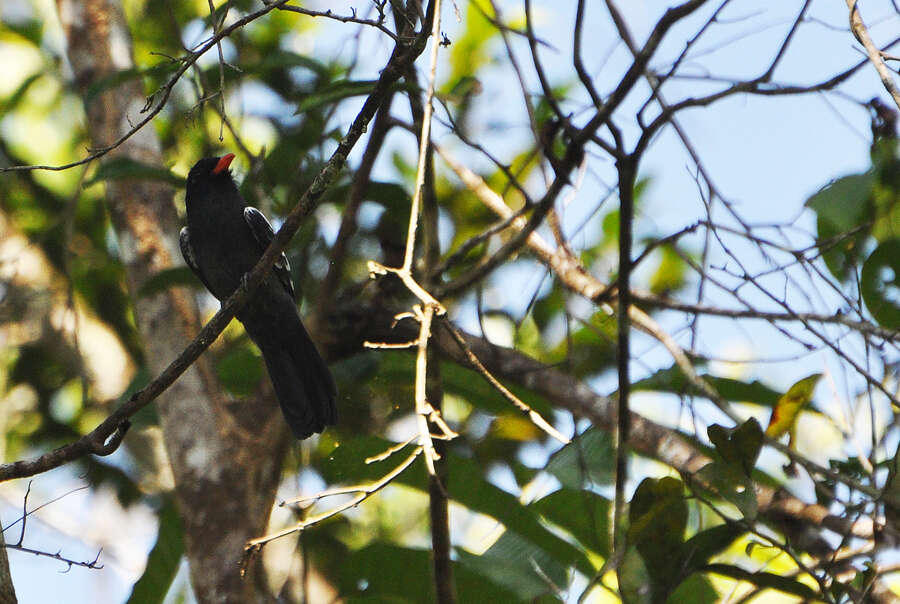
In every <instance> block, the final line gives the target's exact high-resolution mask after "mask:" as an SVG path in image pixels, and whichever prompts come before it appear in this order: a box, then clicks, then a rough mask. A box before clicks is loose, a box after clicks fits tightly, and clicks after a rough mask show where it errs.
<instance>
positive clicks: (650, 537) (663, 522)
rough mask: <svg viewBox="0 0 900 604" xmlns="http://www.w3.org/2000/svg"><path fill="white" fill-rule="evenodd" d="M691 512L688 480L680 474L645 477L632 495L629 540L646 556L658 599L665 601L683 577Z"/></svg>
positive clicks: (645, 561) (656, 598) (646, 563)
mask: <svg viewBox="0 0 900 604" xmlns="http://www.w3.org/2000/svg"><path fill="white" fill-rule="evenodd" d="M687 513H688V510H687V501H686V500H685V497H684V484H683V483H682V482H681V481H680V480H678V479H677V478H672V477H669V476H666V477H664V478H660V479H655V478H645V479H644V480H642V481H641V483H640V484H639V485H638V488H637V489H636V490H635V492H634V496H633V497H632V498H631V505H630V506H629V508H628V522H629V526H628V532H627V541H628V543H629V545H633V546H634V547H636V548H637V550H638V552H639V553H640V554H641V557H642V558H643V559H644V564H645V565H646V567H647V572H648V573H649V574H650V579H651V583H652V589H653V600H654V601H655V602H659V601H664V600H665V598H666V597H668V594H669V593H670V592H671V591H672V590H673V589H674V588H675V587H676V586H677V585H678V583H679V582H680V579H681V577H682V574H681V570H682V562H683V560H682V559H681V556H680V554H681V548H682V544H683V542H684V530H685V527H686V526H687Z"/></svg>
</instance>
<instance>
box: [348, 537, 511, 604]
mask: <svg viewBox="0 0 900 604" xmlns="http://www.w3.org/2000/svg"><path fill="white" fill-rule="evenodd" d="M459 554H460V556H459V558H460V562H453V574H454V579H455V580H456V585H455V587H456V591H457V596H458V598H459V601H460V602H472V603H474V604H481V603H484V604H489V603H493V602H513V601H515V600H516V598H515V596H514V595H513V593H512V592H510V591H508V590H506V589H504V588H503V587H502V586H499V585H498V584H496V583H493V582H492V581H490V580H489V579H488V578H487V577H485V575H484V574H483V573H481V572H477V571H478V570H480V569H478V568H477V565H474V566H473V565H470V564H466V560H465V556H466V555H468V556H471V557H472V558H475V559H480V557H478V556H472V555H471V554H465V553H464V552H459ZM431 577H432V570H431V552H430V551H429V550H425V549H416V548H408V547H402V546H399V545H395V544H391V543H384V542H375V543H372V544H370V545H367V546H366V547H364V548H362V549H360V550H357V551H354V552H351V553H350V554H349V555H348V556H347V557H346V559H345V560H343V562H342V564H341V565H340V571H339V576H338V578H337V585H338V587H339V588H340V592H341V594H342V595H344V594H346V596H347V597H346V599H345V598H342V601H346V602H409V603H411V604H412V603H416V604H418V603H428V602H433V601H434V585H433V584H432V579H431ZM400 578H402V580H401V579H400Z"/></svg>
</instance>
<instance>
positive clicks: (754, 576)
mask: <svg viewBox="0 0 900 604" xmlns="http://www.w3.org/2000/svg"><path fill="white" fill-rule="evenodd" d="M705 570H706V571H708V572H712V573H716V574H719V575H724V576H726V577H731V578H732V579H739V580H741V581H747V582H748V583H752V584H753V585H756V586H757V587H761V588H770V589H775V590H777V591H783V592H784V593H788V594H792V595H795V596H798V597H800V598H803V599H804V600H815V601H818V600H820V599H821V598H820V597H818V594H817V593H816V592H815V591H814V590H813V589H811V588H810V587H809V586H807V585H804V584H803V583H801V582H799V581H797V580H796V579H792V578H790V577H782V576H781V575H776V574H773V573H768V572H762V571H760V572H750V571H747V570H744V569H743V568H740V567H739V566H733V565H730V564H709V565H707V566H706V567H705Z"/></svg>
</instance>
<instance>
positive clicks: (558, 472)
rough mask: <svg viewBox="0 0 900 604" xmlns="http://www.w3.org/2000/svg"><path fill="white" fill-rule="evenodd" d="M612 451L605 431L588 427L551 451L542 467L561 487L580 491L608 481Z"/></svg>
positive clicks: (613, 468)
mask: <svg viewBox="0 0 900 604" xmlns="http://www.w3.org/2000/svg"><path fill="white" fill-rule="evenodd" d="M615 462H616V451H615V448H614V447H613V444H612V438H611V437H610V435H609V433H608V432H605V431H603V430H599V429H596V428H589V429H587V430H585V431H584V432H582V433H581V434H579V435H578V436H576V437H575V438H573V439H572V442H571V443H569V444H568V445H566V446H564V447H563V448H561V449H560V450H559V451H557V452H556V453H554V454H553V456H552V457H551V458H550V460H549V461H548V462H547V465H546V467H545V468H544V469H545V470H546V471H547V472H549V473H550V474H552V475H553V476H555V477H556V479H557V480H559V482H560V483H561V484H562V485H563V486H564V487H568V488H570V489H575V490H581V489H582V488H584V487H586V486H591V485H604V484H612V483H613V480H614V478H615V471H616V466H615Z"/></svg>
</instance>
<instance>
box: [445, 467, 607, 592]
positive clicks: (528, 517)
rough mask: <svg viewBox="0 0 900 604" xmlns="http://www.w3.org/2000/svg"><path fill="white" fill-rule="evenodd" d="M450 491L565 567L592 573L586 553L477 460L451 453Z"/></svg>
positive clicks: (458, 500) (460, 500)
mask: <svg viewBox="0 0 900 604" xmlns="http://www.w3.org/2000/svg"><path fill="white" fill-rule="evenodd" d="M448 465H449V466H450V476H449V479H448V485H447V486H448V491H449V493H450V497H451V499H453V500H454V501H456V502H458V503H461V504H463V505H465V506H466V507H468V508H469V509H471V510H474V511H476V512H480V513H482V514H486V515H488V516H491V517H492V518H496V519H497V520H498V521H500V522H501V523H502V524H503V525H504V526H505V527H506V528H507V530H510V531H513V532H515V533H517V534H518V536H520V537H522V538H524V539H526V540H528V541H530V542H531V543H532V544H533V545H535V546H537V547H539V548H540V549H542V550H543V551H545V552H547V554H549V555H550V556H551V557H552V558H553V559H554V560H555V561H556V562H557V563H559V564H560V565H562V566H564V567H572V566H574V567H575V568H577V569H578V570H579V571H580V572H582V573H583V574H585V575H588V576H590V575H591V574H592V573H593V572H594V567H593V565H592V564H591V563H590V561H589V560H588V558H587V556H586V555H585V553H584V552H583V551H582V550H580V549H578V548H577V547H575V546H574V545H572V544H571V543H569V542H568V541H566V540H565V539H562V538H561V537H559V536H558V535H556V534H555V533H554V532H553V531H550V530H548V529H547V527H545V526H544V525H543V524H541V522H540V519H539V517H538V514H537V513H536V510H534V509H531V508H530V507H526V506H523V505H522V504H521V502H520V501H519V500H518V499H517V498H516V497H514V496H512V495H510V494H509V493H507V492H506V491H504V490H503V489H500V488H498V487H496V486H494V485H493V484H491V483H490V482H488V481H487V480H485V479H484V474H483V468H481V466H479V465H478V464H477V463H476V462H475V461H474V460H472V459H466V458H462V457H455V456H451V457H450V461H449V464H448Z"/></svg>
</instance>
